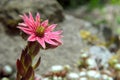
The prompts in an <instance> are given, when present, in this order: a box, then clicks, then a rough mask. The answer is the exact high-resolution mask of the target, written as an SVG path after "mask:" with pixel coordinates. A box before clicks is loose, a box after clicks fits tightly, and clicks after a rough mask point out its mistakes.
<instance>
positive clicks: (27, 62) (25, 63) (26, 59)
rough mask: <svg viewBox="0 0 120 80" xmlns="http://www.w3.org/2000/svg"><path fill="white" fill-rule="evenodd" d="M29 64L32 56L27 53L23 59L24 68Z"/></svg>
mask: <svg viewBox="0 0 120 80" xmlns="http://www.w3.org/2000/svg"><path fill="white" fill-rule="evenodd" d="M30 65H32V58H31V56H30V55H29V54H26V55H25V60H24V66H25V69H26V70H27V69H28V67H29V66H30Z"/></svg>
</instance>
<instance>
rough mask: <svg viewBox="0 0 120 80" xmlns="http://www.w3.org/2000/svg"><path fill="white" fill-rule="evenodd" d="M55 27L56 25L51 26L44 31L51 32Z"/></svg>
mask: <svg viewBox="0 0 120 80" xmlns="http://www.w3.org/2000/svg"><path fill="white" fill-rule="evenodd" d="M56 26H57V24H52V25H50V26H49V27H47V29H46V31H53V30H54V29H55V27H56Z"/></svg>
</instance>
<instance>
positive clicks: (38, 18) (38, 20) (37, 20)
mask: <svg viewBox="0 0 120 80" xmlns="http://www.w3.org/2000/svg"><path fill="white" fill-rule="evenodd" d="M35 19H36V22H39V23H40V14H39V13H37V15H36V18H35Z"/></svg>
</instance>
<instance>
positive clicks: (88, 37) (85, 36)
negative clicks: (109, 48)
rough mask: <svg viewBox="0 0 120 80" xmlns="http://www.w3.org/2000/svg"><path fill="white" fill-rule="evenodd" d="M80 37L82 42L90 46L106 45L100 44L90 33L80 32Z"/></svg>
mask: <svg viewBox="0 0 120 80" xmlns="http://www.w3.org/2000/svg"><path fill="white" fill-rule="evenodd" d="M80 36H81V38H82V39H83V40H85V41H86V42H87V43H89V44H92V45H104V46H105V45H106V43H105V42H102V41H100V40H99V38H98V37H97V36H96V35H93V34H92V33H91V32H89V31H86V30H81V31H80Z"/></svg>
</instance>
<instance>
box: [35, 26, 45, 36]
mask: <svg viewBox="0 0 120 80" xmlns="http://www.w3.org/2000/svg"><path fill="white" fill-rule="evenodd" d="M44 30H45V28H44V27H43V26H40V27H37V29H36V33H37V34H38V35H39V36H41V35H43V34H44Z"/></svg>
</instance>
